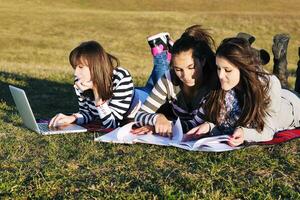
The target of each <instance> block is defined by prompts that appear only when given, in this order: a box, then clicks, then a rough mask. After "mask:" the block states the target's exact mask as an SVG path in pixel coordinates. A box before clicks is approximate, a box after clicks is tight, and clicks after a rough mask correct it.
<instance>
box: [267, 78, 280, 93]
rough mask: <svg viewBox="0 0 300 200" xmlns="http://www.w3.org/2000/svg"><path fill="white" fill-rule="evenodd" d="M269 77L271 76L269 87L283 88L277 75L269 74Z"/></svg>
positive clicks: (272, 88) (271, 88)
mask: <svg viewBox="0 0 300 200" xmlns="http://www.w3.org/2000/svg"><path fill="white" fill-rule="evenodd" d="M268 78H269V88H270V90H274V89H275V90H278V89H281V83H280V81H279V79H278V78H277V77H276V76H275V75H269V76H268Z"/></svg>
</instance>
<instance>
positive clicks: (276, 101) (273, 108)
mask: <svg viewBox="0 0 300 200" xmlns="http://www.w3.org/2000/svg"><path fill="white" fill-rule="evenodd" d="M269 87H270V89H269V96H270V98H271V101H270V105H269V108H268V114H267V116H266V118H265V126H264V129H263V130H262V132H258V131H257V130H256V129H252V128H245V127H241V128H242V130H243V131H244V137H245V141H247V142H261V141H268V140H272V139H273V136H274V134H275V132H276V130H277V123H276V121H277V116H278V114H279V111H280V104H281V84H280V81H279V80H278V78H277V77H276V76H274V75H272V76H270V85H269Z"/></svg>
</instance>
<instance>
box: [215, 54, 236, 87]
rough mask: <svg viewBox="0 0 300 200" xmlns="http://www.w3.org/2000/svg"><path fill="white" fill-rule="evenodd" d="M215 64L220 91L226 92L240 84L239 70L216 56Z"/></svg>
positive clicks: (224, 59)
mask: <svg viewBox="0 0 300 200" xmlns="http://www.w3.org/2000/svg"><path fill="white" fill-rule="evenodd" d="M216 64H217V66H218V77H219V80H220V83H221V87H222V89H223V90H225V91H228V90H231V89H232V88H234V87H235V86H237V85H238V83H239V82H240V70H239V69H238V68H237V67H236V66H235V65H233V64H232V63H230V62H229V61H228V60H227V59H226V58H223V57H219V56H217V57H216Z"/></svg>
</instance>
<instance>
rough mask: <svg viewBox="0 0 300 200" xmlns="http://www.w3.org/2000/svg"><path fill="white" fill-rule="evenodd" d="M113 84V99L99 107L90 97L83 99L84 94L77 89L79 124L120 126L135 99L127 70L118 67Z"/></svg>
mask: <svg viewBox="0 0 300 200" xmlns="http://www.w3.org/2000/svg"><path fill="white" fill-rule="evenodd" d="M112 83H113V87H112V91H113V95H112V97H111V98H110V99H109V100H107V101H106V102H105V103H103V104H102V105H101V106H97V107H96V106H95V101H93V100H92V99H91V98H90V97H83V96H82V92H81V91H79V90H78V89H75V92H76V95H77V97H78V104H79V112H78V113H75V115H76V116H77V120H76V123H77V124H87V123H89V122H91V121H94V120H100V122H101V125H102V126H103V127H104V128H116V127H117V126H119V125H120V122H121V121H122V120H123V118H124V115H125V114H126V113H127V111H128V110H129V107H130V104H131V100H132V98H133V94H134V93H133V89H134V87H133V82H132V77H131V75H130V74H129V72H128V71H127V70H126V69H124V68H122V67H117V68H115V69H114V70H113V76H112Z"/></svg>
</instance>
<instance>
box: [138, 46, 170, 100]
mask: <svg viewBox="0 0 300 200" xmlns="http://www.w3.org/2000/svg"><path fill="white" fill-rule="evenodd" d="M153 62H154V67H153V69H152V72H151V75H150V77H149V79H148V81H147V83H146V85H145V86H144V87H136V88H135V91H134V92H135V95H138V99H139V100H140V101H141V103H144V102H145V101H146V99H147V97H148V95H149V94H150V92H151V91H152V89H153V87H154V85H155V84H156V83H157V81H158V80H159V79H160V77H161V76H162V75H163V74H164V73H165V72H166V71H167V70H169V64H170V62H169V61H168V59H167V51H164V52H162V53H160V54H158V55H156V56H154V57H153Z"/></svg>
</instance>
